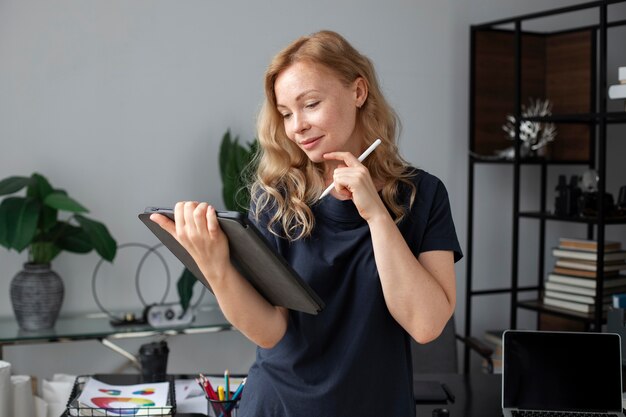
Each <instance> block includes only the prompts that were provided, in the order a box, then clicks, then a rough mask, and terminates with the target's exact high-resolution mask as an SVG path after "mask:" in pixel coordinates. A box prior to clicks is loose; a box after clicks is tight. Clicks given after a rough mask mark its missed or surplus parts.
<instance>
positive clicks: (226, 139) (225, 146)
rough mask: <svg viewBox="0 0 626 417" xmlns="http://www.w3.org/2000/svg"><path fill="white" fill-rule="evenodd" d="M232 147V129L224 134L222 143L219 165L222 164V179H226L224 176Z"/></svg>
mask: <svg viewBox="0 0 626 417" xmlns="http://www.w3.org/2000/svg"><path fill="white" fill-rule="evenodd" d="M231 149H232V141H231V139H230V129H229V130H227V131H226V133H224V136H222V143H221V145H220V155H219V166H220V177H221V178H222V181H224V177H225V176H226V175H225V174H226V171H225V169H226V167H227V166H228V161H230V151H231Z"/></svg>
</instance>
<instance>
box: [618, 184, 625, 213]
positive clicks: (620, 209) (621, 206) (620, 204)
mask: <svg viewBox="0 0 626 417" xmlns="http://www.w3.org/2000/svg"><path fill="white" fill-rule="evenodd" d="M617 210H618V212H619V213H618V215H620V216H626V185H622V187H621V188H620V189H619V196H618V197H617Z"/></svg>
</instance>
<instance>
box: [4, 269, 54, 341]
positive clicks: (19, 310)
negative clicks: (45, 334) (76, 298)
mask: <svg viewBox="0 0 626 417" xmlns="http://www.w3.org/2000/svg"><path fill="white" fill-rule="evenodd" d="M64 292H65V289H64V288H63V281H62V280H61V277H59V275H57V273H56V272H54V271H53V270H51V269H50V264H33V263H26V264H24V269H23V270H22V271H20V272H19V273H18V274H17V275H15V277H14V278H13V281H11V304H12V305H13V312H14V313H15V318H16V319H17V323H18V325H19V326H20V328H22V329H24V330H30V331H32V330H44V329H50V328H52V327H54V324H55V323H56V320H57V318H58V317H59V311H60V310H61V304H63V295H64Z"/></svg>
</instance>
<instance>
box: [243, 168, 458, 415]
mask: <svg viewBox="0 0 626 417" xmlns="http://www.w3.org/2000/svg"><path fill="white" fill-rule="evenodd" d="M415 174H416V175H415V176H414V177H413V181H414V183H415V185H416V187H417V195H416V199H415V203H414V204H413V207H412V209H411V211H410V213H409V214H408V215H407V216H406V217H405V219H404V220H403V221H402V222H401V223H400V224H399V225H398V227H399V228H400V230H401V232H402V235H403V236H404V238H405V240H406V241H407V243H408V245H409V247H410V248H411V250H412V251H413V253H414V254H415V255H416V256H418V255H419V254H420V253H421V252H426V251H432V250H450V251H454V259H455V261H458V260H459V259H461V257H462V254H461V249H460V246H459V243H458V240H457V236H456V231H455V229H454V223H453V221H452V216H451V213H450V203H449V200H448V195H447V192H446V189H445V187H444V185H443V183H441V181H439V179H437V178H436V177H434V176H432V175H430V174H428V173H427V172H425V171H422V170H415ZM407 190H408V187H406V186H405V187H402V188H401V193H400V195H401V197H402V199H403V201H404V202H405V204H406V205H407V206H408V198H409V193H408V191H407ZM311 209H312V210H313V213H314V215H315V228H314V230H313V233H312V234H311V235H310V236H309V237H307V238H305V239H300V240H297V241H295V242H289V241H288V240H286V239H281V238H278V237H277V236H275V235H273V234H271V233H269V231H268V230H267V227H266V224H267V223H266V221H267V217H264V218H263V219H261V220H260V221H259V224H258V227H259V229H260V230H261V231H262V232H263V233H264V235H265V236H266V238H267V239H268V241H269V242H270V243H271V244H272V245H273V246H275V248H276V249H277V251H278V252H279V253H281V254H282V255H283V256H284V257H285V259H286V260H287V261H288V262H289V264H291V265H292V267H293V268H294V269H295V270H296V271H297V272H298V273H299V274H300V276H301V277H302V278H303V279H304V280H305V281H306V282H307V283H308V284H309V285H310V286H311V287H312V288H313V290H315V292H316V293H317V294H318V295H319V296H320V297H321V298H322V300H324V302H325V303H326V307H325V309H324V310H323V311H322V312H320V313H319V314H318V315H310V314H306V313H300V312H295V311H289V324H288V328H287V331H286V333H285V335H284V337H283V338H282V339H281V340H280V341H279V342H278V344H277V345H276V346H275V347H273V348H272V349H262V348H258V349H257V357H256V361H255V363H254V364H253V365H252V367H251V369H250V371H249V374H248V380H247V382H246V387H245V389H244V392H243V395H242V399H241V404H240V410H239V415H240V416H241V417H251V416H273V417H283V416H284V417H320V416H333V417H335V416H359V417H368V416H376V417H380V416H394V417H404V416H406V417H409V416H414V415H415V402H414V399H413V372H412V363H411V351H410V344H409V340H410V339H409V338H410V336H409V335H408V333H407V332H406V331H405V330H404V329H403V328H402V327H401V326H400V325H399V324H398V323H397V322H396V321H395V320H394V319H393V317H392V316H391V314H390V313H389V310H388V309H387V305H386V304H385V300H384V298H383V293H382V287H381V284H380V279H379V276H378V271H377V268H376V263H375V260H374V252H373V248H372V241H371V236H370V230H369V227H368V225H367V223H366V222H365V220H363V219H362V218H361V216H359V213H358V211H357V209H356V207H355V205H354V204H353V203H352V201H351V200H346V201H342V200H338V199H336V198H334V197H332V196H327V197H325V198H324V199H322V200H321V201H320V202H319V203H317V204H315V205H314V206H313V207H312V208H311Z"/></svg>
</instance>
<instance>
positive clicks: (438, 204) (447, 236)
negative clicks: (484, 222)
mask: <svg viewBox="0 0 626 417" xmlns="http://www.w3.org/2000/svg"><path fill="white" fill-rule="evenodd" d="M432 250H451V251H453V252H454V262H458V261H459V260H460V259H461V258H462V257H463V252H462V251H461V246H460V245H459V240H458V238H457V235H456V229H455V227H454V221H453V220H452V212H451V210H450V200H449V199H448V192H447V191H446V187H445V186H444V185H443V183H442V182H441V181H440V180H438V179H437V180H436V184H434V194H433V196H432V200H431V205H430V210H429V213H428V218H427V223H426V227H425V230H424V237H423V239H422V244H421V248H420V252H428V251H432Z"/></svg>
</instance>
